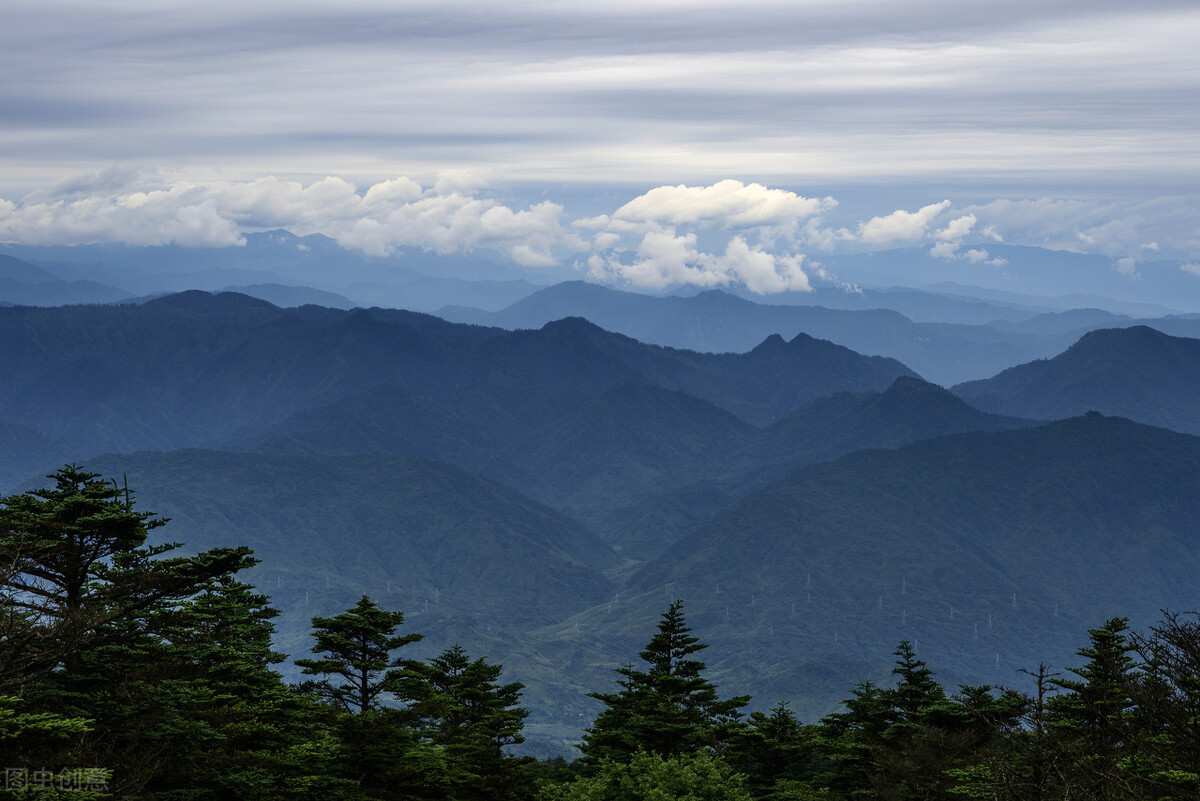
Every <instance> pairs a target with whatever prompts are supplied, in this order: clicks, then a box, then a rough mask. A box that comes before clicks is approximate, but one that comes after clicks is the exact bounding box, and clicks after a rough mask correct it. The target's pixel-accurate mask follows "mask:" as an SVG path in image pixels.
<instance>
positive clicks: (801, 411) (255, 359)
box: [0, 290, 1200, 743]
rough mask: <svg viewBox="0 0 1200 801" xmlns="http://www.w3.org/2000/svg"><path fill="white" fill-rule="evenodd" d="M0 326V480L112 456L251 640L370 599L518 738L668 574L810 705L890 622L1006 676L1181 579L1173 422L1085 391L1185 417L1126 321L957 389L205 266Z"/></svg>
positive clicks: (108, 470) (730, 686)
mask: <svg viewBox="0 0 1200 801" xmlns="http://www.w3.org/2000/svg"><path fill="white" fill-rule="evenodd" d="M589 291H590V290H589ZM650 300H654V301H657V300H664V301H667V300H672V299H650ZM674 300H678V301H680V302H681V303H682V302H684V301H696V302H697V303H710V304H713V305H714V307H715V308H723V309H734V310H736V309H738V308H741V306H739V305H736V304H743V303H744V302H743V301H740V300H738V299H736V298H734V299H732V300H733V301H734V304H733V305H729V301H730V298H729V296H722V295H719V294H711V295H710V294H706V295H702V296H700V297H698V298H694V299H682V298H681V299H674ZM621 303H624V301H623V300H621ZM656 308H658V307H656ZM750 308H751V310H753V309H754V308H760V307H758V306H756V305H755V304H750ZM822 313H823V312H822ZM671 319H674V320H675V321H676V322H678V321H679V319H682V318H668V320H671ZM712 319H716V318H712ZM726 319H727V320H728V322H729V324H730V325H731V326H734V325H737V324H738V323H737V321H738V320H739V319H741V318H740V317H739V316H738V315H737V314H731V316H729V317H727V318H726ZM1104 319H1105V317H1104V313H1098V314H1097V313H1092V312H1089V311H1086V310H1085V311H1083V312H1080V313H1079V314H1077V315H1064V316H1053V317H1044V318H1041V319H1040V320H1039V319H1038V318H1036V317H1028V318H1026V319H1025V320H1024V321H1010V322H1011V323H1012V325H1014V326H1019V325H1026V326H1027V328H1028V330H1027V331H1025V332H1024V333H1022V335H1023V336H1031V337H1036V336H1043V335H1053V336H1058V335H1061V334H1062V333H1063V332H1064V331H1066V330H1068V329H1069V328H1070V327H1071V326H1072V325H1074V324H1075V323H1084V324H1088V323H1089V321H1090V322H1092V323H1095V322H1102V321H1103V320H1104ZM1191 322H1192V321H1189V320H1188V319H1186V318H1178V320H1177V324H1179V325H1181V326H1186V325H1189V324H1191ZM706 330H707V329H706ZM764 330H765V329H764ZM0 341H3V342H4V345H5V347H4V348H3V349H0V375H3V377H4V380H3V381H0V479H3V480H4V481H6V482H8V484H7V485H6V486H7V487H8V488H9V489H8V490H6V491H11V488H13V487H16V486H17V485H18V484H21V485H22V486H25V487H28V486H30V485H32V484H39V483H40V482H39V481H38V479H37V478H36V477H35V476H34V474H35V473H37V472H42V471H48V470H50V469H53V468H54V467H56V466H57V465H59V464H61V463H62V462H63V461H67V460H72V461H82V463H83V465H84V467H85V468H87V469H90V470H94V471H98V472H100V473H102V474H104V475H107V476H112V477H114V478H118V479H120V477H121V476H125V477H127V481H128V483H129V486H130V487H131V488H133V490H134V492H135V499H136V500H137V502H138V505H139V507H140V508H143V509H148V510H153V511H156V512H159V513H160V514H164V515H167V516H169V517H171V518H172V522H171V524H170V525H169V526H167V527H166V528H164V529H162V530H161V531H159V532H156V533H161V534H162V536H164V537H165V538H167V539H170V540H179V541H182V542H184V543H186V546H187V548H188V549H189V550H200V549H203V548H207V547H212V546H216V545H239V544H245V545H249V546H251V547H253V548H254V549H255V551H256V555H257V556H258V557H259V558H260V559H261V560H262V563H261V564H260V565H259V566H258V567H257V568H255V569H254V572H253V575H252V579H253V580H254V581H255V582H256V583H257V584H258V585H259V586H260V588H261V589H262V590H264V591H266V592H269V593H270V594H271V596H272V598H273V600H274V603H275V604H276V605H277V606H279V607H280V608H281V609H282V611H283V616H282V617H281V618H280V631H279V636H280V647H281V649H282V650H284V651H286V652H288V653H291V654H292V655H293V657H299V656H303V655H305V654H306V652H307V649H308V646H309V643H308V640H307V634H308V628H309V620H310V618H311V617H313V616H316V615H330V614H334V613H337V612H339V611H342V610H343V609H345V608H346V607H348V606H349V605H350V604H352V603H353V602H354V601H355V600H357V599H358V598H359V597H360V596H361V595H362V594H363V593H367V594H370V595H371V596H372V597H374V598H376V599H377V600H378V601H380V602H381V603H383V604H384V605H387V606H390V607H392V608H396V609H401V610H403V611H405V613H406V615H407V616H408V627H409V628H410V630H414V631H421V632H423V633H425V634H426V635H427V639H426V641H425V642H424V643H423V644H422V645H421V646H419V648H428V649H429V652H430V653H436V652H437V651H438V650H440V649H441V648H444V647H445V646H446V645H448V644H451V643H452V642H459V643H461V644H462V645H464V647H467V648H468V649H469V650H470V651H471V652H473V653H481V654H487V655H488V656H489V657H490V658H492V659H494V660H496V661H500V662H502V663H503V664H504V665H505V667H506V670H508V671H509V673H508V675H510V676H511V677H512V679H513V680H519V681H523V682H525V683H526V684H527V685H528V687H527V691H526V695H525V699H524V702H525V703H526V705H528V706H529V707H531V708H532V709H533V710H534V716H533V717H532V718H531V722H530V732H531V734H532V735H533V737H534V738H535V739H536V738H543V739H545V738H548V737H551V736H552V737H555V738H558V741H559V742H560V743H561V741H562V739H563V738H566V739H568V740H570V739H572V738H574V737H577V736H578V732H579V728H580V726H581V725H585V724H586V723H587V721H588V720H589V719H590V717H589V716H590V714H591V713H592V711H594V707H593V706H590V704H591V703H592V702H591V701H590V700H589V699H587V697H586V692H588V691H597V690H603V689H604V688H606V687H607V686H608V685H609V683H610V682H611V679H612V674H611V668H613V667H618V666H620V665H623V664H625V663H627V662H628V661H629V660H630V659H631V658H633V656H634V655H635V654H636V653H637V650H638V649H639V648H640V647H641V646H643V645H644V643H645V638H646V636H648V634H649V632H650V631H651V629H652V628H653V625H654V623H655V621H656V620H657V616H658V614H659V613H660V612H661V611H662V610H663V609H665V608H666V605H667V604H668V603H669V602H670V601H672V600H674V599H676V598H683V599H684V601H685V603H686V609H687V613H688V619H689V623H690V624H691V625H692V627H693V629H694V630H695V632H696V633H697V635H698V636H700V637H701V638H702V639H703V640H704V641H706V642H709V643H710V644H711V648H710V649H709V650H708V651H706V652H705V657H706V659H707V661H708V662H709V663H710V665H712V666H713V668H714V670H715V677H716V678H717V679H718V682H719V683H720V684H721V686H722V688H723V689H724V690H727V691H728V692H735V691H736V692H749V693H752V694H753V695H754V696H755V699H756V703H758V704H759V705H760V706H763V707H769V706H771V705H772V704H774V703H775V702H776V701H778V700H790V701H792V702H793V708H794V709H796V710H797V711H799V712H800V713H801V715H802V717H803V718H805V719H807V720H811V719H812V718H813V717H814V716H816V715H819V714H822V713H824V712H827V711H830V710H831V709H832V708H833V707H834V705H835V704H836V703H837V701H839V700H840V699H842V698H845V697H846V694H847V693H848V691H849V689H850V687H851V686H852V685H853V683H854V682H855V681H858V680H860V679H863V678H875V679H879V680H883V681H886V680H887V675H888V674H887V671H888V669H889V667H890V662H891V652H892V650H893V649H894V648H895V645H896V643H897V642H898V641H899V640H901V639H909V640H913V641H915V642H916V643H917V648H918V655H919V656H920V657H921V658H922V659H926V660H927V661H928V662H929V663H930V665H931V666H932V667H934V668H935V669H936V670H938V672H939V678H940V679H942V680H943V681H944V683H946V684H948V685H953V684H954V683H955V682H957V681H960V680H961V681H964V682H971V683H982V682H994V683H1002V684H1015V683H1017V682H1019V681H1020V676H1021V674H1019V673H1018V672H1017V670H1018V668H1029V667H1036V665H1037V663H1038V662H1039V661H1044V660H1045V661H1052V662H1053V663H1054V664H1055V665H1056V666H1057V667H1059V668H1061V667H1063V666H1065V665H1068V664H1074V653H1073V652H1074V649H1076V648H1078V647H1080V646H1081V645H1083V643H1082V642H1081V639H1082V638H1083V637H1084V636H1085V634H1084V633H1085V631H1086V629H1087V628H1089V627H1094V626H1096V625H1099V624H1101V623H1102V622H1103V621H1104V619H1105V618H1106V617H1110V616H1113V615H1129V616H1131V617H1133V618H1135V623H1137V622H1144V621H1145V620H1147V619H1150V618H1153V617H1155V616H1156V615H1157V612H1158V610H1159V609H1161V608H1178V609H1189V608H1194V607H1195V606H1196V603H1197V601H1196V594H1195V589H1194V578H1193V577H1194V575H1195V573H1196V569H1197V567H1200V564H1197V562H1198V560H1200V528H1198V527H1197V526H1198V524H1197V522H1196V521H1197V520H1200V508H1197V505H1198V504H1200V485H1198V484H1197V481H1198V479H1197V476H1200V470H1198V468H1200V439H1197V438H1196V437H1193V436H1189V435H1188V434H1185V433H1179V432H1177V431H1169V430H1166V428H1157V427H1151V426H1148V425H1143V424H1141V423H1138V422H1133V421H1131V420H1129V419H1123V418H1121V417H1113V416H1106V415H1114V414H1120V415H1123V416H1126V417H1136V418H1138V419H1140V420H1143V421H1145V422H1153V423H1156V424H1158V425H1162V426H1171V427H1175V428H1178V429H1180V430H1194V429H1191V428H1189V426H1193V425H1194V423H1193V422H1191V421H1193V420H1194V417H1189V416H1188V414H1189V408H1190V407H1194V405H1195V404H1194V401H1193V400H1191V399H1194V398H1195V397H1196V389H1197V387H1196V385H1195V381H1194V377H1195V376H1196V375H1198V372H1197V370H1196V367H1197V365H1196V359H1197V358H1198V356H1197V351H1196V347H1197V345H1200V342H1197V341H1196V340H1188V339H1181V338H1179V337H1173V336H1167V335H1165V334H1162V333H1159V332H1158V331H1155V330H1151V329H1149V328H1143V327H1136V326H1135V327H1130V328H1126V329H1116V330H1103V331H1096V332H1094V333H1090V334H1087V335H1086V336H1084V337H1083V338H1082V339H1079V341H1078V342H1077V343H1076V344H1075V345H1074V346H1072V347H1070V348H1069V349H1068V350H1066V351H1065V352H1063V353H1061V354H1060V355H1058V356H1055V357H1054V358H1052V359H1047V360H1044V361H1039V362H1033V363H1031V364H1028V365H1025V366H1023V367H1021V368H1016V369H1014V370H1010V371H1008V372H1006V373H1001V374H1000V375H998V376H996V377H995V378H993V379H990V380H989V381H984V382H977V383H974V384H968V385H962V386H958V387H956V388H955V392H954V393H951V392H949V391H947V390H945V389H942V388H941V387H939V386H936V385H934V384H931V383H927V382H925V381H923V380H921V379H920V378H919V377H918V376H917V375H916V374H915V373H914V371H912V370H910V369H908V368H907V367H906V366H905V365H904V364H902V363H900V362H898V361H896V360H894V359H889V358H883V357H878V356H876V357H866V356H863V355H861V354H859V353H856V352H854V351H852V350H850V349H848V348H846V347H844V346H841V345H835V344H833V343H832V342H829V341H824V340H821V339H816V338H814V337H812V336H810V335H808V334H802V333H787V335H786V336H785V335H784V332H781V331H767V333H766V334H765V335H763V336H762V337H761V338H759V339H757V340H756V341H754V342H753V343H752V344H751V345H750V346H749V347H748V348H747V349H746V350H745V352H742V353H702V352H697V351H692V350H684V349H677V348H672V347H666V346H662V345H647V344H645V343H643V342H640V341H638V340H636V339H634V338H631V337H629V336H626V335H623V334H619V333H613V332H611V331H608V330H605V329H604V328H603V327H601V326H598V325H597V324H595V323H594V322H589V321H587V320H585V319H581V318H579V317H565V318H561V319H555V320H552V321H549V322H547V323H545V324H541V325H539V326H538V327H536V328H528V329H518V330H507V329H505V328H501V327H490V326H479V325H468V324H461V323H452V322H448V321H445V320H442V319H439V318H436V317H433V316H429V315H425V314H419V313H415V312H408V311H399V310H388V309H351V310H342V309H332V308H325V307H318V306H311V305H307V306H301V307H297V308H287V309H282V308H278V307H276V306H273V305H271V304H270V303H267V302H264V301H262V300H259V299H255V298H251V297H248V296H246V295H243V294H237V293H218V294H208V293H204V292H185V293H180V294H176V295H171V296H166V297H162V298H159V299H156V300H153V301H150V302H146V303H144V304H141V305H122V306H112V307H100V306H80V307H64V308H4V309H0ZM1122 404H1124V405H1122ZM1092 409H1096V410H1099V411H1100V412H1103V413H1104V415H1101V414H1086V415H1085V414H1083V413H1084V412H1087V411H1089V410H1092ZM1079 415H1082V416H1079ZM1057 417H1067V418H1069V419H1064V420H1060V421H1057V422H1053V423H1050V424H1045V423H1044V422H1034V420H1035V419H1039V420H1045V419H1049V418H1057ZM98 454H105V455H102V456H100V455H98ZM419 648H418V649H417V650H418V651H419Z"/></svg>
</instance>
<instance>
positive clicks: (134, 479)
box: [87, 450, 618, 638]
mask: <svg viewBox="0 0 1200 801" xmlns="http://www.w3.org/2000/svg"><path fill="white" fill-rule="evenodd" d="M87 467H88V469H89V470H92V471H94V472H100V473H103V474H105V475H116V476H122V475H124V476H127V477H128V481H129V485H130V486H131V487H133V488H135V490H136V493H137V496H136V497H137V502H138V505H139V506H140V507H143V508H145V509H148V510H152V511H154V512H156V513H158V514H160V515H163V516H166V517H170V518H171V523H170V525H169V526H168V527H167V528H166V529H164V532H166V533H165V534H164V536H169V537H170V538H171V539H174V540H179V541H182V542H184V543H186V544H187V547H188V549H189V551H191V550H203V549H205V548H209V547H216V546H218V545H248V546H250V547H251V548H253V549H254V551H255V555H256V556H257V557H258V558H259V559H261V560H263V561H262V565H261V566H260V567H258V568H256V570H255V574H254V579H255V580H256V582H257V583H258V584H259V586H261V587H262V588H263V589H264V590H267V591H269V592H271V594H272V595H273V597H275V598H276V600H277V603H279V604H280V605H281V607H283V608H285V609H287V610H288V614H287V617H286V618H285V626H286V627H288V628H289V629H290V634H291V637H292V638H294V637H296V636H297V635H298V634H302V633H303V632H306V631H307V629H308V626H307V622H308V618H309V617H311V616H312V615H316V614H328V613H330V612H333V611H337V610H339V609H341V608H344V607H345V606H346V605H348V604H347V603H346V602H347V600H349V602H350V603H352V602H353V600H356V599H357V598H358V597H359V596H360V595H361V594H362V593H364V592H366V593H369V594H371V595H372V596H373V597H377V598H379V600H380V601H381V602H387V603H388V604H391V605H394V606H395V607H396V608H401V609H405V610H406V611H411V612H412V613H413V614H414V615H416V614H417V613H418V612H420V611H426V602H427V601H428V604H429V607H430V609H431V610H432V609H436V611H437V616H435V617H431V619H440V618H447V619H449V618H464V619H471V620H477V621H484V622H485V623H486V624H491V625H493V626H500V627H503V628H505V629H508V630H525V629H529V628H531V627H533V626H536V625H540V624H542V623H545V622H548V621H552V620H559V619H562V618H563V617H565V616H568V615H570V614H572V613H573V612H577V611H580V610H581V609H584V608H586V607H589V606H592V605H594V604H596V603H598V602H600V601H602V600H604V599H606V598H607V597H608V596H609V594H610V593H611V591H612V586H611V584H610V583H609V581H608V579H606V578H605V577H604V576H603V573H602V571H604V570H606V569H609V568H612V567H614V566H615V565H616V564H617V563H618V559H617V557H616V556H615V555H614V554H613V553H612V551H611V550H610V549H609V548H608V547H607V546H606V545H604V544H603V543H602V542H601V541H600V540H598V539H597V538H596V537H595V535H593V534H591V533H590V532H588V531H587V530H586V529H584V528H583V527H581V526H580V525H579V524H577V523H575V522H574V521H572V520H570V519H568V518H566V517H564V516H562V515H560V514H558V513H557V512H555V511H553V510H552V509H550V508H548V507H546V506H544V505H542V504H538V503H536V502H534V501H531V500H529V499H528V498H525V497H523V496H521V495H520V494H518V493H516V492H514V491H512V490H510V489H508V488H506V487H503V486H501V485H499V484H497V483H496V482H493V481H490V480H488V479H485V478H482V477H480V476H476V475H473V474H471V473H467V472H465V471H463V470H460V469H458V468H455V467H453V466H451V465H448V464H445V463H443V462H435V461H431V460H428V459H422V458H420V457H415V456H396V455H388V454H374V455H364V454H359V455H356V456H353V457H336V456H324V455H308V456H283V455H272V454H249V453H240V454H239V453H222V452H218V451H201V450H184V451H177V452H174V453H136V454H126V455H122V456H105V457H102V458H98V459H93V460H90V461H89V463H88V465H87ZM389 587H390V589H389ZM306 595H307V598H308V606H307V608H304V603H303V602H304V598H305V597H306ZM339 604H341V606H339ZM418 617H419V616H418Z"/></svg>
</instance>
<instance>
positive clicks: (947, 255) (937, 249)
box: [929, 214, 1008, 267]
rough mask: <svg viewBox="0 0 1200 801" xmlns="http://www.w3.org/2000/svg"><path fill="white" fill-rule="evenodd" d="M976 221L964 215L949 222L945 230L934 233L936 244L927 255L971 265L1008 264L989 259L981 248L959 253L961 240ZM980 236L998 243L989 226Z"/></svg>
mask: <svg viewBox="0 0 1200 801" xmlns="http://www.w3.org/2000/svg"><path fill="white" fill-rule="evenodd" d="M976 222H978V219H977V218H976V217H975V215H974V214H964V215H963V216H961V217H956V218H955V219H953V220H951V221H950V222H949V223H948V224H947V225H946V227H945V228H943V229H941V230H940V231H938V232H936V233H935V234H934V235H933V238H934V239H936V240H937V243H936V244H935V245H934V246H933V247H931V248H930V249H929V255H930V256H933V257H934V258H937V259H946V260H948V261H956V260H966V261H968V262H970V263H971V264H989V265H992V266H995V267H999V266H1002V265H1005V264H1008V261H1007V260H1006V259H1001V258H995V259H993V258H992V257H991V254H990V253H988V252H987V251H986V250H984V249H983V248H971V249H969V250H967V251H966V252H965V253H963V252H960V251H961V248H962V240H963V238H964V237H966V236H967V235H968V234H970V233H971V229H973V228H974V227H975V223H976ZM982 234H983V235H984V236H987V237H988V238H989V239H993V240H996V241H999V236H1000V235H999V234H997V233H996V231H995V229H994V228H992V227H991V226H989V227H988V228H986V229H985V230H984V231H983V232H982Z"/></svg>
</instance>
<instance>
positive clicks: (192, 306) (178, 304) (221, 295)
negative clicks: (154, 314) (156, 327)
mask: <svg viewBox="0 0 1200 801" xmlns="http://www.w3.org/2000/svg"><path fill="white" fill-rule="evenodd" d="M146 305H147V306H169V307H171V308H175V309H188V310H190V311H203V312H214V311H230V310H233V309H252V308H265V309H274V308H276V307H275V306H274V305H273V304H271V303H268V302H267V301H265V300H259V299H258V298H252V297H250V296H249V295H243V294H242V293H241V292H205V291H203V290H200V289H187V290H184V291H183V292H175V293H173V294H170V295H164V296H162V297H160V298H155V299H154V300H151V301H147V302H146Z"/></svg>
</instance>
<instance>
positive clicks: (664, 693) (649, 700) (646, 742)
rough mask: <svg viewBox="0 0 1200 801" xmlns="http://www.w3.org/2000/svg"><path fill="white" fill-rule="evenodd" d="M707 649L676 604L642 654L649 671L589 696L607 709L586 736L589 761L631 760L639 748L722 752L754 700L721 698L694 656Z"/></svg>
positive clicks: (633, 672)
mask: <svg viewBox="0 0 1200 801" xmlns="http://www.w3.org/2000/svg"><path fill="white" fill-rule="evenodd" d="M707 647H708V646H707V645H705V644H703V643H701V642H700V640H699V638H697V637H694V636H692V634H691V629H690V628H688V627H687V625H686V623H685V620H684V615H683V602H682V601H675V602H674V603H672V604H671V605H670V607H669V608H668V609H667V611H666V612H665V613H664V614H663V615H662V618H661V620H660V621H659V624H658V630H657V632H655V634H654V636H653V637H651V639H650V642H649V643H648V644H647V645H646V647H645V648H644V649H643V650H642V651H641V653H640V654H639V656H640V657H641V658H642V660H643V661H644V662H645V663H646V664H647V669H646V670H637V669H636V668H634V667H633V665H628V666H626V667H623V668H618V669H617V671H616V672H617V673H618V674H619V675H620V677H621V678H620V679H618V680H617V684H618V685H619V686H620V688H621V689H620V690H619V691H617V692H613V693H589V695H590V696H591V697H592V698H595V699H597V700H599V701H601V702H603V703H604V705H605V708H604V709H603V710H602V711H601V712H600V714H599V715H598V716H597V717H596V720H595V721H594V722H593V723H592V726H591V728H589V729H588V731H587V733H586V734H585V736H584V742H583V745H582V750H583V752H584V755H585V756H586V757H587V759H588V760H589V761H591V762H593V763H598V762H599V761H600V760H601V759H604V758H610V759H616V760H618V761H620V760H628V759H629V758H630V757H631V756H632V755H633V754H634V753H635V752H636V751H638V750H639V749H641V750H645V751H649V752H651V753H655V754H661V755H664V756H673V755H676V754H682V753H690V752H692V751H695V750H697V749H699V748H704V747H709V748H717V749H721V748H722V747H723V746H724V744H725V743H726V742H727V740H728V739H729V738H730V736H731V734H732V733H733V730H734V729H735V727H737V726H738V725H739V719H740V717H741V712H740V710H741V708H742V707H744V706H745V705H746V704H747V703H749V700H750V699H749V697H748V696H738V697H735V698H729V699H725V700H722V699H721V698H720V697H719V696H718V694H717V688H716V687H715V686H714V685H713V684H712V682H710V681H709V680H708V679H707V678H705V677H704V676H703V672H704V670H705V667H706V666H705V664H704V663H703V662H701V661H700V660H698V659H693V658H692V656H693V655H694V654H696V653H697V652H699V651H701V650H703V649H704V648H707Z"/></svg>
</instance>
